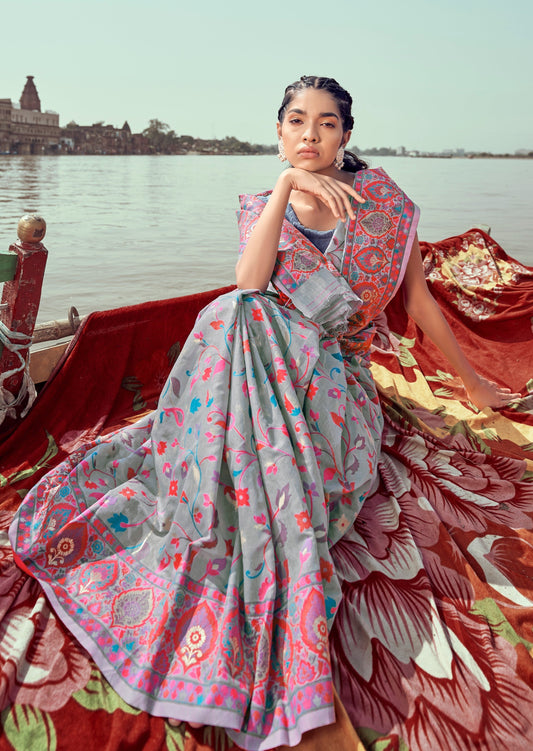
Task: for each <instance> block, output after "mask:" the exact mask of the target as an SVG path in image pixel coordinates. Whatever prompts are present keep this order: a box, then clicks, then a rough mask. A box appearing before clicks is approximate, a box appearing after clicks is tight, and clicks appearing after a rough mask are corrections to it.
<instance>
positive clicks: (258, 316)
mask: <svg viewBox="0 0 533 751" xmlns="http://www.w3.org/2000/svg"><path fill="white" fill-rule="evenodd" d="M252 316H253V318H254V321H262V320H263V311H262V310H261V309H260V308H254V309H253V310H252Z"/></svg>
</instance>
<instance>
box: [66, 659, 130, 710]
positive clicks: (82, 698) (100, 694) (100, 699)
mask: <svg viewBox="0 0 533 751" xmlns="http://www.w3.org/2000/svg"><path fill="white" fill-rule="evenodd" d="M72 698H73V699H75V701H77V702H78V704H81V706H82V707H85V709H89V710H94V709H104V710H105V711H106V712H109V714H112V713H113V712H115V711H116V710H117V709H121V710H122V711H123V712H126V713H128V714H140V712H141V710H140V709H135V708H134V707H131V706H130V705H129V704H127V703H126V702H125V701H124V699H121V698H120V696H119V695H118V694H117V692H116V691H115V690H114V689H113V688H111V686H110V685H109V683H108V682H107V681H106V680H105V678H104V677H103V675H102V674H101V673H100V671H99V670H98V668H93V671H92V673H91V677H90V678H89V681H88V683H87V685H86V686H85V688H82V689H80V690H79V691H76V692H75V693H73V694H72Z"/></svg>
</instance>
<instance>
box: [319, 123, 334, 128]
mask: <svg viewBox="0 0 533 751" xmlns="http://www.w3.org/2000/svg"><path fill="white" fill-rule="evenodd" d="M322 125H325V126H326V127H328V128H334V127H335V125H334V124H333V123H322Z"/></svg>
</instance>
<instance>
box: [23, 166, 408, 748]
mask: <svg viewBox="0 0 533 751" xmlns="http://www.w3.org/2000/svg"><path fill="white" fill-rule="evenodd" d="M356 190H358V191H360V192H361V193H362V194H363V195H364V196H365V198H366V199H367V200H366V203H365V204H364V205H363V206H356V207H355V210H356V218H355V220H352V221H351V222H350V223H349V224H348V226H345V225H344V224H343V223H342V222H339V225H338V227H337V228H336V230H335V232H334V235H333V238H332V240H331V243H330V246H329V247H328V249H327V251H326V253H325V254H324V255H323V254H321V253H320V252H319V251H318V250H317V249H316V248H315V247H314V246H313V245H312V244H311V243H310V242H309V241H308V240H306V238H305V237H304V236H303V235H302V234H301V233H300V232H298V230H296V229H295V228H294V227H293V226H292V225H291V224H290V223H288V222H285V223H284V226H283V230H282V233H281V239H280V248H279V253H278V261H277V264H276V269H275V272H274V276H273V280H272V281H273V285H274V287H275V288H276V290H277V295H267V294H265V295H263V294H260V293H258V292H256V291H253V290H252V291H242V290H238V291H235V292H230V293H228V294H226V295H222V296H221V297H219V298H217V299H216V300H215V301H214V302H212V303H211V304H210V305H209V306H208V307H207V308H205V309H204V311H203V312H202V313H201V315H200V316H199V318H198V320H197V322H196V324H195V326H194V328H193V330H192V332H191V334H190V336H189V338H188V339H187V342H186V343H185V345H184V347H183V350H182V352H181V354H180V356H179V358H178V360H177V361H176V363H175V365H174V366H173V368H172V370H171V372H170V375H169V378H168V380H167V382H166V384H165V386H164V388H163V390H162V393H161V396H160V399H159V402H158V405H157V408H156V409H155V411H154V412H152V413H149V414H147V415H145V416H144V417H143V418H142V419H140V420H139V421H138V422H136V423H134V424H133V425H130V426H126V427H123V428H121V429H120V430H118V431H117V432H115V433H112V434H111V435H106V436H105V437H102V438H99V439H96V440H95V441H93V442H91V443H89V444H87V445H85V446H83V447H82V448H80V449H78V450H76V451H75V452H74V453H73V454H72V455H71V456H70V457H69V458H68V459H67V460H66V461H64V462H62V463H61V464H59V465H58V466H57V467H55V468H54V469H53V470H52V471H51V472H49V473H48V474H47V475H46V476H45V477H44V478H43V479H42V480H41V481H40V482H39V484H38V485H37V486H36V487H34V488H33V489H32V491H31V492H30V493H29V494H28V496H27V498H26V499H25V501H24V503H23V504H22V506H21V508H20V510H19V511H18V513H17V515H16V517H15V520H14V522H13V524H12V526H11V530H10V537H11V541H12V544H13V547H14V549H15V551H16V554H17V561H18V562H19V565H20V566H21V567H23V568H24V569H25V570H27V571H28V572H29V573H30V574H31V575H32V576H34V577H36V578H37V579H38V580H39V582H40V583H41V584H42V586H43V588H44V590H45V592H46V594H47V596H48V598H49V599H50V601H51V603H52V605H53V607H54V609H55V611H56V613H57V614H58V615H59V617H60V618H61V620H63V621H64V623H65V624H66V625H67V626H68V628H69V629H70V630H71V631H72V632H73V633H74V634H75V635H76V637H77V638H78V640H79V641H80V643H81V644H82V645H83V646H84V647H85V648H86V649H87V650H88V651H89V653H90V654H91V656H92V657H93V659H94V660H95V662H96V664H97V665H98V666H99V667H100V669H101V671H102V673H103V675H104V676H105V677H106V678H107V680H108V681H109V682H110V684H111V685H112V686H113V687H114V688H115V689H116V690H117V691H118V693H119V694H120V695H121V696H122V697H123V698H124V699H125V700H126V701H127V702H128V703H129V704H131V705H132V706H134V707H139V708H141V709H144V710H147V711H149V712H150V713H152V714H154V715H160V716H164V717H174V718H176V719H187V720H190V721H195V722H202V723H206V724H212V725H219V726H222V727H225V728H227V730H228V734H229V735H230V736H231V737H232V738H233V739H234V740H235V741H236V742H237V743H238V744H239V745H240V746H242V747H244V748H246V749H250V750H252V751H254V750H255V749H266V748H272V747H275V746H277V745H279V744H283V743H288V744H291V745H294V744H295V743H297V742H298V740H299V739H300V737H301V734H302V733H303V732H305V731H307V730H310V729H312V728H315V727H318V726H321V725H325V724H328V723H330V722H333V721H334V717H335V715H334V710H333V693H332V667H331V660H330V654H329V641H328V635H329V632H330V630H331V625H332V623H333V620H334V617H335V614H336V612H337V610H338V607H339V602H340V599H341V587H340V582H339V579H338V576H337V574H336V571H335V565H334V562H333V560H332V556H331V548H332V546H334V545H335V543H337V542H338V541H339V540H340V539H341V538H342V536H343V535H344V534H345V533H346V531H347V530H349V529H350V528H351V527H352V526H353V523H354V520H355V518H356V516H357V513H358V512H359V509H360V508H361V504H362V503H363V501H364V499H365V497H366V495H367V494H368V492H369V490H370V488H371V486H372V484H373V483H374V482H375V475H376V465H377V461H378V457H379V452H380V439H381V432H382V417H381V410H380V406H379V400H378V398H377V393H376V390H375V386H374V383H373V380H372V378H371V376H370V373H369V367H368V366H369V358H368V351H369V345H370V342H371V339H372V335H373V326H372V320H373V319H374V317H375V316H376V315H377V313H378V312H379V311H380V310H382V309H383V307H384V306H385V305H386V303H387V302H388V301H389V300H390V299H391V298H392V296H393V295H394V293H395V291H396V289H397V287H398V285H399V283H400V282H401V279H402V275H403V271H404V269H405V263H406V259H407V257H408V254H409V249H410V246H411V244H412V241H413V238H414V233H415V228H416V221H417V216H418V212H417V209H416V207H415V206H414V205H413V204H412V202H411V201H410V200H409V199H408V198H407V197H406V196H405V194H403V193H402V192H401V191H400V190H399V189H398V188H397V186H396V185H395V184H394V183H393V181H392V180H390V178H388V176H387V175H386V174H385V173H384V172H383V171H382V170H366V171H364V172H362V173H359V174H358V175H357V177H356ZM265 198H266V196H257V197H255V196H244V197H242V199H241V206H242V208H241V213H240V217H239V219H240V228H241V237H242V242H243V243H246V240H247V237H248V236H249V234H250V232H251V231H252V229H253V226H254V224H255V222H256V221H257V218H258V217H259V216H260V213H261V210H262V207H264V200H265Z"/></svg>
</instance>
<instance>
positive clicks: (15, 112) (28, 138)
mask: <svg viewBox="0 0 533 751" xmlns="http://www.w3.org/2000/svg"><path fill="white" fill-rule="evenodd" d="M58 147H59V115H58V114H57V112H51V111H50V110H47V111H46V112H41V100H40V99H39V94H38V93H37V89H36V87H35V83H34V82H33V76H28V77H27V79H26V83H25V85H24V89H23V91H22V95H21V97H20V102H19V104H14V103H13V102H12V101H11V99H0V153H4V154H6V153H7V154H44V153H50V152H53V151H56V150H57V149H58Z"/></svg>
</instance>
